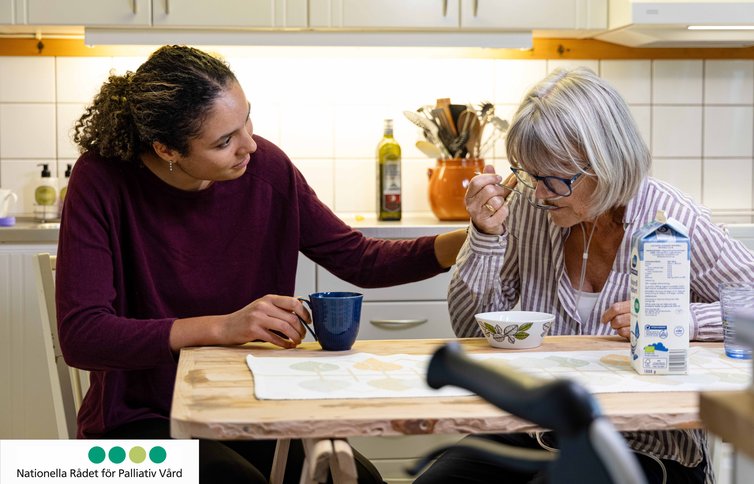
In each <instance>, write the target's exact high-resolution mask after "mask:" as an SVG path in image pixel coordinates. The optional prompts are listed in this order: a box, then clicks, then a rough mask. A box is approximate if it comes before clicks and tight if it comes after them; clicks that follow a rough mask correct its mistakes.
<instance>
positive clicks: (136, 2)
mask: <svg viewBox="0 0 754 484" xmlns="http://www.w3.org/2000/svg"><path fill="white" fill-rule="evenodd" d="M131 5H133V11H134V15H136V14H137V13H139V0H132V1H131Z"/></svg>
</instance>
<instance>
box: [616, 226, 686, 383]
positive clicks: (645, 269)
mask: <svg viewBox="0 0 754 484" xmlns="http://www.w3.org/2000/svg"><path fill="white" fill-rule="evenodd" d="M690 267H691V262H690V244H689V236H688V232H687V230H686V227H684V226H683V225H682V224H681V223H680V222H678V221H677V220H674V219H672V218H667V219H666V218H665V214H664V212H662V211H658V212H657V216H656V217H655V220H654V221H653V222H650V223H648V224H647V225H645V226H644V227H642V228H641V229H639V230H638V231H637V232H636V233H635V234H634V235H633V236H632V237H631V299H630V301H631V365H632V366H633V367H634V370H636V371H637V372H638V373H640V374H683V373H686V368H687V366H688V364H687V363H688V351H689V321H691V314H690V310H689V302H690V301H689V285H690V279H691V276H690Z"/></svg>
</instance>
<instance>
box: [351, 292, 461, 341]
mask: <svg viewBox="0 0 754 484" xmlns="http://www.w3.org/2000/svg"><path fill="white" fill-rule="evenodd" d="M428 338H430V339H431V338H455V333H453V328H452V327H451V325H450V314H449V313H448V305H447V303H445V301H427V302H365V303H364V304H363V306H362V307H361V323H360V324H359V339H428Z"/></svg>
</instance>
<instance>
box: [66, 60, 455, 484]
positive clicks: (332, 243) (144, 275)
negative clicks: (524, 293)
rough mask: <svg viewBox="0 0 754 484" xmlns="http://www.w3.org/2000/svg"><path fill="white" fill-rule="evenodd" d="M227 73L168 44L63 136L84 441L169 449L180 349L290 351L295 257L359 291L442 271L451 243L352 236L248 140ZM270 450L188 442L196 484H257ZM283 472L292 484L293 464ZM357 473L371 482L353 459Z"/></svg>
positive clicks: (297, 306) (295, 307)
mask: <svg viewBox="0 0 754 484" xmlns="http://www.w3.org/2000/svg"><path fill="white" fill-rule="evenodd" d="M249 112H250V106H249V102H248V101H247V99H246V96H245V94H244V92H243V89H242V88H241V86H240V85H239V83H238V81H237V80H236V78H235V76H234V75H233V73H232V72H231V70H230V69H229V68H228V66H227V65H226V64H225V63H224V62H222V61H220V60H218V59H217V58H215V57H213V56H211V55H208V54H206V53H204V52H202V51H200V50H197V49H193V48H188V47H181V46H166V47H162V48H160V49H159V50H157V51H156V52H154V53H153V54H152V55H151V56H150V57H149V59H148V60H147V61H146V62H145V63H144V64H143V65H141V66H140V67H139V68H138V69H137V71H136V72H128V73H126V74H125V75H124V76H111V77H110V78H109V79H108V81H107V82H105V83H104V85H103V86H102V88H101V90H100V92H99V94H97V96H96V97H95V98H94V101H93V104H92V105H91V106H90V107H89V108H88V109H87V110H86V112H85V114H84V115H83V116H82V117H81V119H80V120H79V121H78V123H77V125H76V135H75V141H76V142H77V143H78V145H79V146H80V149H81V151H82V156H81V157H80V158H79V160H78V161H77V163H76V165H75V167H74V170H73V174H72V176H71V179H70V184H69V186H68V195H67V197H66V203H65V208H64V211H63V217H62V221H61V228H60V244H59V249H58V250H59V251H58V265H57V306H58V324H59V328H60V340H61V346H62V349H63V353H64V355H65V358H66V361H67V362H68V364H70V365H71V366H74V367H78V368H83V369H86V370H89V371H90V372H91V388H90V389H89V391H88V393H87V395H86V397H85V399H84V402H83V405H82V408H81V410H80V412H79V416H78V424H79V428H78V434H79V437H83V438H109V437H113V438H145V437H152V438H169V436H170V434H169V424H168V416H169V412H170V403H171V398H172V393H173V383H174V379H175V370H176V362H177V359H178V357H179V351H180V349H181V348H183V347H186V346H197V345H228V344H242V343H246V342H249V341H267V342H270V343H272V344H275V345H277V346H280V347H282V348H293V347H295V346H297V345H298V344H299V343H300V342H301V340H302V338H303V336H304V335H305V329H304V327H303V326H302V324H301V323H300V322H299V319H298V317H299V316H300V317H301V318H303V319H304V320H305V321H310V316H309V313H308V312H307V311H306V310H305V309H304V307H303V306H302V305H301V303H300V302H299V301H298V300H297V299H296V298H295V297H293V290H294V282H295V281H294V279H295V274H296V261H297V258H298V254H299V252H302V253H304V254H305V255H306V256H308V257H309V258H310V259H312V260H313V261H315V262H316V263H318V264H320V265H322V266H323V267H325V268H327V269H328V270H330V271H331V272H333V273H334V274H335V275H337V276H339V277H341V278H342V279H344V280H346V281H349V282H351V283H353V284H356V285H359V286H362V287H375V286H387V285H392V284H401V283H405V282H411V281H415V280H419V279H423V278H427V277H431V276H433V275H435V274H437V273H439V272H442V271H443V270H446V269H447V268H448V267H450V266H451V265H452V264H453V263H454V261H455V255H456V253H457V251H458V248H459V247H460V245H461V243H462V242H463V238H464V234H463V233H458V232H455V233H448V234H443V235H440V236H437V237H424V238H419V239H416V240H406V241H388V240H376V239H368V238H365V237H364V236H363V235H362V234H361V233H360V232H357V231H355V230H353V229H351V228H350V227H348V226H347V225H346V224H344V223H343V222H342V221H341V220H340V219H338V217H337V216H335V215H334V214H333V213H332V211H330V210H329V209H328V208H327V207H326V206H325V205H324V204H323V203H322V202H321V201H320V200H319V199H318V198H317V196H316V194H315V193H314V191H313V190H312V189H311V188H310V187H309V185H308V184H307V183H306V181H305V180H304V178H303V176H302V175H301V173H300V172H299V171H298V170H297V169H296V168H295V167H294V165H293V164H292V163H291V161H290V160H289V159H288V158H287V157H286V155H285V154H284V153H283V152H282V151H281V150H280V149H279V148H278V147H276V146H275V145H273V144H272V143H270V142H269V141H267V140H265V139H264V138H262V137H259V136H257V135H255V134H254V133H253V126H252V122H251V119H250V117H249ZM273 450H274V442H248V443H219V442H208V441H202V442H201V444H200V475H201V478H202V480H206V482H246V483H248V482H266V478H267V476H269V470H270V464H271V461H272V455H273ZM289 460H291V462H290V466H289V471H288V472H287V473H286V474H287V476H288V478H289V479H290V481H291V482H294V481H295V482H297V481H298V478H297V473H298V472H300V469H301V461H300V459H299V460H297V459H296V458H293V459H289ZM359 460H360V462H361V464H362V465H361V466H360V476H361V477H363V478H364V479H367V478H368V477H370V471H371V477H374V478H375V479H379V475H378V474H376V471H374V469H373V468H372V467H371V466H369V464H368V462H366V461H365V460H364V459H359Z"/></svg>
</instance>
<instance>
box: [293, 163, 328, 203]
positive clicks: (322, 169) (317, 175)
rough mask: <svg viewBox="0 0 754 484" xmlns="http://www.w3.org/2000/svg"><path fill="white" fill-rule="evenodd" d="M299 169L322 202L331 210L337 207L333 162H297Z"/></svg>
mask: <svg viewBox="0 0 754 484" xmlns="http://www.w3.org/2000/svg"><path fill="white" fill-rule="evenodd" d="M294 164H295V165H296V168H298V169H299V171H300V172H301V174H302V175H304V178H306V182H307V183H309V186H311V187H312V189H314V191H315V192H316V193H317V197H319V199H320V200H322V202H324V203H325V205H327V206H328V207H330V208H333V207H334V206H335V185H334V180H333V162H332V161H331V160H306V159H302V160H296V161H295V163H294Z"/></svg>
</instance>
